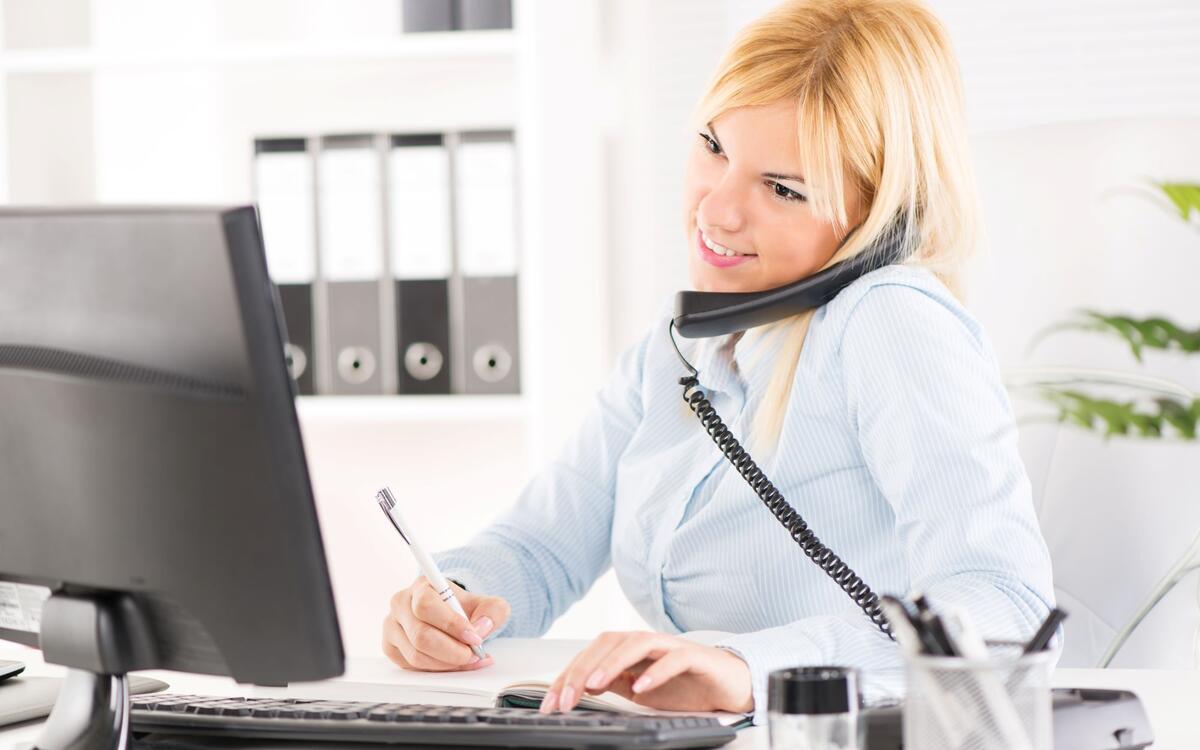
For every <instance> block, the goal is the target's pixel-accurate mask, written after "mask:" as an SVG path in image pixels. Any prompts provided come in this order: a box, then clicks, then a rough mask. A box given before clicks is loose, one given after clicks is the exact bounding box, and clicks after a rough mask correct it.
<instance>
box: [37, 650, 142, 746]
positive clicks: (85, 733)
mask: <svg viewBox="0 0 1200 750" xmlns="http://www.w3.org/2000/svg"><path fill="white" fill-rule="evenodd" d="M128 743H129V679H128V678H127V677H126V676H125V675H123V674H121V675H102V674H95V673H93V672H85V671H84V670H81V669H70V670H67V678H66V681H65V682H63V686H62V691H61V692H60V693H59V694H58V700H57V701H56V702H55V704H54V709H53V710H52V711H51V712H50V718H49V719H47V720H46V728H45V729H44V730H43V731H42V736H41V737H39V738H38V740H37V743H36V744H35V745H34V746H33V747H34V748H35V750H93V749H94V750H126V748H127V747H128Z"/></svg>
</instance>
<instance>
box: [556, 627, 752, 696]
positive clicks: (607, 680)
mask: <svg viewBox="0 0 1200 750" xmlns="http://www.w3.org/2000/svg"><path fill="white" fill-rule="evenodd" d="M750 687H751V686H750V667H749V666H747V664H746V662H745V661H743V660H742V659H741V658H740V657H738V656H737V655H736V654H734V653H733V652H731V651H727V650H725V649H720V648H716V647H714V646H704V645H701V644H698V643H695V642H693V641H689V640H687V639H686V638H680V637H678V636H673V635H667V634H665V633H649V632H629V633H604V634H602V635H600V636H599V637H598V638H596V639H595V640H594V641H592V642H591V643H590V644H589V645H588V646H587V648H585V649H584V650H583V651H581V652H579V654H578V655H577V656H576V657H575V659H574V660H573V661H572V662H571V664H570V665H568V666H567V668H566V669H565V670H564V671H563V673H562V674H560V675H559V676H558V678H557V679H555V681H554V682H553V683H552V684H551V685H550V690H549V691H548V692H547V693H546V698H545V700H543V701H542V706H541V710H542V712H543V713H549V712H551V711H570V710H571V709H572V708H574V707H575V706H576V705H577V704H578V703H579V699H580V697H582V695H583V694H584V692H588V693H592V694H597V693H603V692H605V691H608V690H611V691H612V692H614V693H617V694H619V695H622V696H624V697H625V698H628V699H629V700H631V701H633V702H634V703H639V704H641V705H643V706H649V707H651V708H658V709H664V710H671V711H733V712H738V713H747V712H749V711H751V710H752V709H753V708H754V698H753V694H752V693H751V689H750Z"/></svg>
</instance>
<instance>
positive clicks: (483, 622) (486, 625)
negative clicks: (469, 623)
mask: <svg viewBox="0 0 1200 750" xmlns="http://www.w3.org/2000/svg"><path fill="white" fill-rule="evenodd" d="M494 626H495V623H493V622H492V618H490V617H480V618H479V619H478V620H476V621H475V632H476V633H478V634H479V635H480V636H485V635H487V634H488V633H490V632H492V628H493V627H494Z"/></svg>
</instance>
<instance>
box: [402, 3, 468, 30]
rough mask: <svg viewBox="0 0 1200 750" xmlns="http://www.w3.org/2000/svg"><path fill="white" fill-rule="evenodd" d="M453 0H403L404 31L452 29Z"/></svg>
mask: <svg viewBox="0 0 1200 750" xmlns="http://www.w3.org/2000/svg"><path fill="white" fill-rule="evenodd" d="M454 11H455V8H454V0H404V6H403V8H402V10H401V21H400V23H401V24H402V30H403V31H404V33H406V34H407V33H412V32H421V31H453V30H454V29H455V28H456V26H455V22H454Z"/></svg>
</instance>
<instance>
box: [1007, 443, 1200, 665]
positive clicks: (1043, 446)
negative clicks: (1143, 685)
mask: <svg viewBox="0 0 1200 750" xmlns="http://www.w3.org/2000/svg"><path fill="white" fill-rule="evenodd" d="M1020 450H1021V455H1022V458H1023V459H1024V461H1025V465H1026V468H1027V470H1028V472H1029V477H1030V481H1031V483H1032V484H1033V495H1034V502H1035V504H1036V506H1037V511H1038V519H1039V520H1040V522H1041V526H1042V533H1043V534H1044V535H1045V538H1046V542H1047V544H1048V545H1049V548H1050V555H1051V558H1052V560H1053V565H1054V583H1055V594H1056V595H1057V597H1058V603H1059V606H1060V607H1062V608H1063V609H1064V610H1066V611H1067V612H1068V613H1069V617H1068V618H1067V620H1066V622H1065V623H1064V631H1065V639H1066V640H1065V644H1064V651H1063V656H1062V659H1061V661H1060V666H1067V667H1093V666H1098V665H1099V662H1100V661H1101V659H1102V658H1103V656H1104V654H1105V652H1106V651H1107V650H1108V648H1109V646H1110V644H1111V643H1112V641H1113V638H1114V636H1115V635H1116V634H1117V633H1118V632H1119V631H1120V630H1121V629H1122V628H1123V627H1124V626H1125V625H1126V624H1127V623H1128V622H1129V621H1130V620H1131V618H1133V617H1134V616H1135V614H1136V613H1137V612H1138V611H1139V610H1140V609H1141V608H1142V606H1143V605H1144V604H1145V602H1146V600H1147V598H1148V597H1149V596H1150V594H1151V592H1152V591H1154V589H1155V587H1156V586H1157V585H1158V584H1159V583H1160V582H1161V581H1162V579H1163V577H1164V576H1165V575H1167V573H1168V572H1169V571H1171V570H1172V568H1174V567H1175V566H1176V565H1177V563H1178V561H1179V559H1180V557H1181V556H1183V555H1185V554H1186V553H1187V552H1188V551H1189V549H1193V547H1194V541H1195V539H1196V537H1197V535H1198V534H1200V481H1197V476H1196V467H1197V464H1198V461H1197V459H1198V458H1200V446H1198V445H1197V444H1196V443H1184V442H1177V441H1158V440H1144V439H1136V438H1124V437H1113V438H1109V439H1105V438H1103V437H1100V436H1099V435H1095V434H1092V433H1088V432H1085V431H1084V430H1082V429H1079V428H1075V427H1071V426H1060V425H1057V424H1044V423H1042V424H1030V425H1024V426H1022V427H1021V429H1020ZM1198 644H1200V570H1193V571H1191V572H1190V573H1188V574H1187V575H1185V576H1184V577H1183V578H1182V580H1180V582H1179V583H1178V584H1177V585H1176V586H1175V587H1174V588H1173V589H1172V590H1171V591H1170V592H1169V593H1168V594H1167V595H1166V596H1165V597H1164V598H1163V599H1162V601H1160V602H1159V603H1158V604H1157V605H1156V606H1155V608H1154V609H1153V611H1152V612H1151V613H1150V615H1148V616H1147V617H1146V618H1145V619H1144V620H1143V621H1142V623H1141V624H1140V625H1139V626H1138V628H1137V629H1136V630H1135V631H1134V632H1133V634H1132V635H1131V636H1130V637H1129V638H1128V640H1127V641H1126V642H1125V644H1124V645H1123V647H1122V648H1121V649H1120V650H1119V651H1118V652H1117V654H1116V656H1115V657H1114V658H1113V660H1112V662H1111V663H1110V665H1109V666H1112V667H1127V668H1161V669H1169V668H1174V669H1188V668H1193V667H1196V666H1200V661H1198V659H1197V647H1198Z"/></svg>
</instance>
